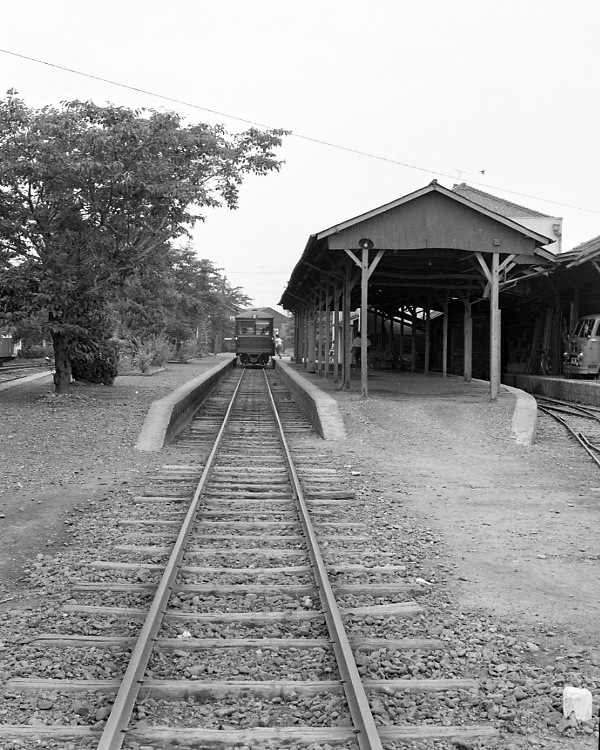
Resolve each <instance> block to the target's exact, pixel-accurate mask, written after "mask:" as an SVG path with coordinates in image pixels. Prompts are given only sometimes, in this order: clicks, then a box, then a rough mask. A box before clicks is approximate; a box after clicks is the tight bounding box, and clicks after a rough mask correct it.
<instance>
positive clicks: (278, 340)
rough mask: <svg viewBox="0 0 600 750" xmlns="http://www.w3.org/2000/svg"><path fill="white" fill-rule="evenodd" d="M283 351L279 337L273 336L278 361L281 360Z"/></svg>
mask: <svg viewBox="0 0 600 750" xmlns="http://www.w3.org/2000/svg"><path fill="white" fill-rule="evenodd" d="M282 351H283V341H282V339H280V338H279V336H275V352H276V353H277V356H278V357H279V359H281V352H282Z"/></svg>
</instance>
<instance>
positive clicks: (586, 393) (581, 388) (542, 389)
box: [502, 373, 600, 406]
mask: <svg viewBox="0 0 600 750" xmlns="http://www.w3.org/2000/svg"><path fill="white" fill-rule="evenodd" d="M502 383H505V384H506V385H510V386H513V387H514V388H520V389H521V390H523V391H526V392H527V393H531V394H533V395H534V396H547V397H548V398H556V399H559V400H561V401H574V402H576V403H580V404H589V405H591V406H600V380H584V379H583V378H565V377H564V376H562V375H525V374H522V373H503V374H502Z"/></svg>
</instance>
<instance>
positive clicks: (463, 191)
mask: <svg viewBox="0 0 600 750" xmlns="http://www.w3.org/2000/svg"><path fill="white" fill-rule="evenodd" d="M452 191H453V192H454V193H458V194H459V195H462V196H463V197H464V198H468V199H469V200H470V201H473V203H477V204H478V205H480V206H483V207H484V208H488V209H490V211H495V212H496V213H497V214H501V215H502V216H510V217H511V218H513V219H516V218H523V219H525V218H547V219H550V218H552V217H551V216H548V214H542V213H540V212H539V211H534V210H533V209H531V208H526V207H525V206H520V205H519V204H518V203H513V202H512V201H507V200H505V199H504V198H499V197H498V196H497V195H492V194H491V193H485V192H484V191H483V190H477V188H474V187H471V185H467V183H466V182H461V183H460V185H454V186H453V187H452Z"/></svg>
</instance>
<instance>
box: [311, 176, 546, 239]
mask: <svg viewBox="0 0 600 750" xmlns="http://www.w3.org/2000/svg"><path fill="white" fill-rule="evenodd" d="M432 192H437V193H440V194H442V195H445V196H446V197H448V198H451V199H452V200H454V201H456V202H457V203H461V204H462V205H464V206H468V207H469V208H472V209H474V210H475V211H478V212H479V213H480V214H483V215H485V216H488V217H489V218H491V219H494V220H495V221H498V222H500V223H501V224H504V225H506V226H508V227H510V228H511V229H515V230H516V231H517V232H520V233H522V234H524V235H526V236H527V237H529V238H531V239H533V240H535V241H536V242H537V243H538V244H541V245H547V244H548V243H549V242H551V241H552V240H551V239H550V238H549V237H545V236H544V235H542V234H540V233H539V232H534V231H533V230H532V229H529V228H527V227H524V226H522V225H521V224H519V223H518V222H516V221H514V220H513V219H512V218H509V217H508V216H507V215H506V214H504V213H500V212H498V211H495V210H494V209H491V208H488V207H487V206H484V205H482V204H481V203H477V202H476V201H474V200H471V199H470V198H468V197H466V196H463V195H461V193H460V192H457V191H454V190H448V188H445V187H444V186H443V185H440V184H439V183H438V181H437V180H432V181H431V182H430V183H429V185H426V186H425V187H424V188H421V189H420V190H415V191H414V192H413V193H409V194H408V195H404V196H402V198H397V199H396V200H395V201H391V202H390V203H386V204H384V205H383V206H379V207H378V208H374V209H372V210H371V211H367V212H366V213H364V214H360V215H359V216H355V217H354V218H352V219H348V220H347V221H344V222H342V223H341V224H335V225H334V226H332V227H330V228H329V229H325V230H323V231H322V232H318V233H317V234H313V235H311V236H310V237H309V240H308V243H307V247H309V246H310V245H311V244H312V242H313V241H314V240H321V239H323V238H325V237H329V236H331V235H333V234H338V233H339V232H341V231H342V230H343V229H348V228H349V227H352V226H354V225H356V224H360V223H361V222H363V221H366V220H368V219H372V218H374V217H376V216H379V215H380V214H383V213H386V212H387V211H391V210H392V209H394V208H397V207H398V206H402V205H404V204H406V203H410V202H411V201H414V200H416V199H417V198H420V197H422V196H424V195H427V194H428V193H432ZM490 197H493V196H490ZM498 200H500V199H498ZM524 210H528V209H524ZM532 215H535V216H544V214H536V213H535V212H532Z"/></svg>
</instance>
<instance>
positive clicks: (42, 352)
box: [17, 344, 54, 359]
mask: <svg viewBox="0 0 600 750" xmlns="http://www.w3.org/2000/svg"><path fill="white" fill-rule="evenodd" d="M17 356H19V357H22V358H23V359H44V358H45V357H50V359H53V358H54V351H53V349H52V347H51V346H44V345H43V344H31V345H30V346H26V347H25V348H23V349H20V350H19V352H18V355H17Z"/></svg>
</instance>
